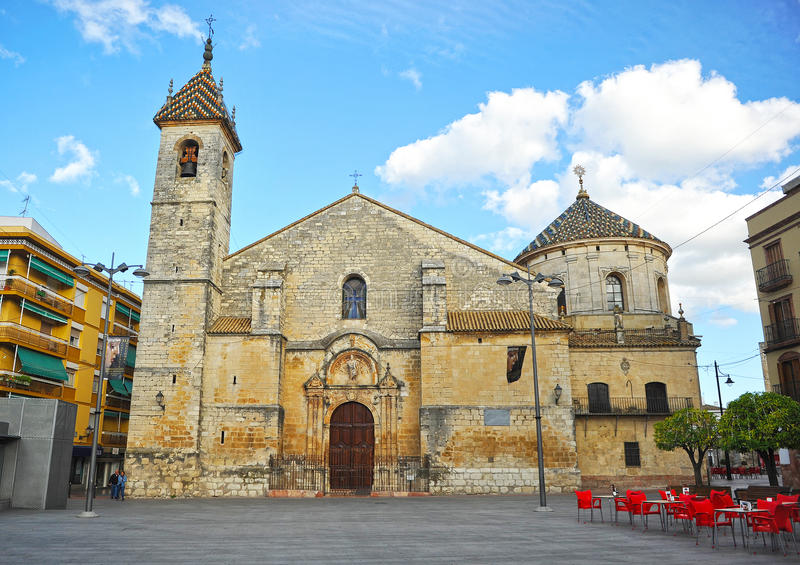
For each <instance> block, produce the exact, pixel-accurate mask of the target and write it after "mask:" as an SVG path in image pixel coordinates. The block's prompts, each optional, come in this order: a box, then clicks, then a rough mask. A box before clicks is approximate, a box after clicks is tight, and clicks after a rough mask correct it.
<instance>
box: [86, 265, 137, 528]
mask: <svg viewBox="0 0 800 565" xmlns="http://www.w3.org/2000/svg"><path fill="white" fill-rule="evenodd" d="M87 265H88V266H87ZM89 267H91V269H92V270H95V271H97V272H98V273H107V274H108V291H107V293H106V315H105V318H106V319H105V327H104V329H103V336H104V338H103V339H104V342H103V349H102V351H101V352H100V384H99V385H98V387H97V402H96V403H95V407H94V433H93V434H92V459H91V463H90V464H89V477H88V482H87V483H86V506H85V508H84V511H83V512H81V513H80V514H78V516H79V517H81V518H96V517H97V514H96V513H95V512H94V511H93V510H92V506H93V505H94V486H95V485H94V483H95V480H96V475H97V440H98V437H99V436H100V409H101V403H102V400H103V395H102V393H103V381H104V380H105V377H106V349H107V347H106V344H107V342H108V320H109V318H111V287H112V285H113V283H114V275H115V274H117V273H124V272H125V271H127V270H128V269H130V268H132V267H137V268H136V270H135V271H133V274H134V275H135V276H137V277H139V278H143V277H146V276H148V275H149V274H150V273H148V272H147V271H145V270H144V265H126V264H125V263H122V264H120V265H119V266H117V267H116V268H115V267H114V254H113V253H112V254H111V266H110V267H106V266H105V265H103V264H102V263H96V264H95V265H91V264H89V263H83V264H82V265H78V266H77V267H75V268H74V269H73V271H74V272H75V274H76V275H78V276H79V277H81V278H86V277H87V276H88V275H89V273H90V272H91V270H90V268H89Z"/></svg>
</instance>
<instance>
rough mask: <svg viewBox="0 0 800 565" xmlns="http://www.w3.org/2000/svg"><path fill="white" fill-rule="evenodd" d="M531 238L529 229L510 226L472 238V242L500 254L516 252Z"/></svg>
mask: <svg viewBox="0 0 800 565" xmlns="http://www.w3.org/2000/svg"><path fill="white" fill-rule="evenodd" d="M530 239H531V233H530V232H529V231H527V230H522V229H520V228H515V227H513V226H509V227H507V228H504V229H502V230H500V231H497V232H492V233H484V234H480V235H476V236H475V237H472V238H470V240H471V241H472V243H474V244H476V245H480V246H482V247H485V248H486V249H491V250H492V251H494V252H495V253H498V254H505V255H507V254H509V253H511V254H515V253H516V252H517V251H518V250H519V248H520V247H521V246H522V245H524V244H523V242H525V243H527V242H528V240H530Z"/></svg>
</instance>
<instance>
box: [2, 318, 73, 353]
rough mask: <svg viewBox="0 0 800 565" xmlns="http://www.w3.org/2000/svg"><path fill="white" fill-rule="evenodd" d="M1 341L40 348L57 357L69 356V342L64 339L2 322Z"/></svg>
mask: <svg viewBox="0 0 800 565" xmlns="http://www.w3.org/2000/svg"><path fill="white" fill-rule="evenodd" d="M0 341H12V342H14V343H17V344H20V345H29V346H32V347H38V348H39V349H44V350H46V351H50V352H52V353H55V354H56V355H66V354H67V342H66V341H64V340H63V339H58V338H57V337H52V336H47V335H45V334H41V333H39V332H37V331H34V330H30V329H28V328H26V327H25V326H20V325H19V324H15V323H12V322H0Z"/></svg>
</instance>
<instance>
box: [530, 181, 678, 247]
mask: <svg viewBox="0 0 800 565" xmlns="http://www.w3.org/2000/svg"><path fill="white" fill-rule="evenodd" d="M607 237H626V238H630V237H632V238H639V239H649V240H651V241H657V242H659V243H662V244H664V242H663V241H661V240H660V239H658V238H657V237H656V236H654V235H653V234H651V233H650V232H648V231H646V230H644V229H642V228H641V226H639V225H638V224H635V223H633V222H631V221H630V220H627V219H625V218H623V217H622V216H620V215H619V214H615V213H614V212H612V211H611V210H609V209H607V208H604V207H602V206H600V205H599V204H597V203H596V202H593V201H592V200H591V199H590V198H589V195H588V194H587V193H586V192H584V191H583V190H581V192H579V193H578V197H577V199H576V200H575V202H574V203H573V204H572V205H571V206H570V207H569V208H567V209H566V210H564V211H563V212H562V213H561V215H560V216H559V217H558V218H556V219H555V220H553V221H552V222H551V223H550V225H549V226H547V227H546V228H544V229H543V230H542V233H540V234H539V235H537V236H536V237H535V238H534V240H533V241H531V243H530V244H529V245H528V246H527V247H526V248H525V249H523V250H522V252H521V253H520V254H519V256H518V257H517V258H518V259H519V257H520V256H522V255H524V254H526V253H529V252H531V251H534V250H536V249H541V248H543V247H547V246H550V245H556V244H559V243H566V242H568V241H577V240H579V239H602V238H607ZM665 245H666V244H665Z"/></svg>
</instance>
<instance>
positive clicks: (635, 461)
mask: <svg viewBox="0 0 800 565" xmlns="http://www.w3.org/2000/svg"><path fill="white" fill-rule="evenodd" d="M625 466H626V467H641V466H642V463H641V460H640V459H639V442H638V441H626V442H625Z"/></svg>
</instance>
